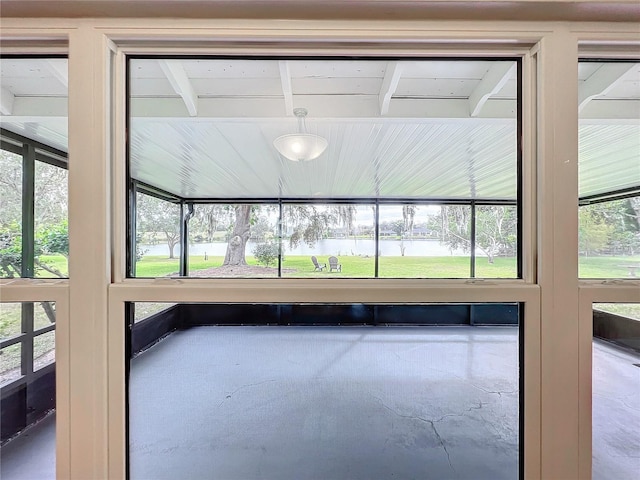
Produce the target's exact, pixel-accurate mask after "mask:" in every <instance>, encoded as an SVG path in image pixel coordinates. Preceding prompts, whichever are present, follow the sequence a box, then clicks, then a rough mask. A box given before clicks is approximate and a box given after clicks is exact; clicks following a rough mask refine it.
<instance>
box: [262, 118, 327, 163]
mask: <svg viewBox="0 0 640 480" xmlns="http://www.w3.org/2000/svg"><path fill="white" fill-rule="evenodd" d="M293 114H294V115H295V116H296V117H297V118H298V133H290V134H287V135H282V136H280V137H278V138H276V139H275V140H274V141H273V146H274V147H276V150H278V152H280V154H281V155H283V156H284V157H286V158H288V159H289V160H292V161H294V162H307V161H309V160H313V159H315V158H318V157H319V156H320V155H322V152H324V151H325V150H326V148H327V145H328V144H329V142H327V139H326V138H323V137H321V136H319V135H313V134H311V133H307V132H306V125H305V122H304V119H305V117H306V116H307V110H306V109H304V108H296V109H295V110H294V111H293Z"/></svg>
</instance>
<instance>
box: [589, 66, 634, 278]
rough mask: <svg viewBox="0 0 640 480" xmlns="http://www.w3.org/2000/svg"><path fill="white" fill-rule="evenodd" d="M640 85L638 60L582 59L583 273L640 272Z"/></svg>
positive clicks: (626, 275)
mask: <svg viewBox="0 0 640 480" xmlns="http://www.w3.org/2000/svg"><path fill="white" fill-rule="evenodd" d="M638 85H640V62H638V61H637V60H636V61H622V60H611V61H586V60H585V61H581V62H579V64H578V90H579V92H580V98H581V102H580V105H579V108H580V110H579V130H578V142H579V144H578V147H579V149H578V167H579V177H578V180H579V195H580V205H581V206H580V208H579V213H578V215H579V218H578V220H579V258H578V268H579V270H578V271H579V276H580V277H581V278H620V279H625V278H636V277H638V276H640V123H639V122H638V108H637V104H638V102H639V101H640V88H638ZM583 93H584V95H583ZM628 197H630V198H628Z"/></svg>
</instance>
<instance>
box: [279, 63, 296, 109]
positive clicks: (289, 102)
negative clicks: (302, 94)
mask: <svg viewBox="0 0 640 480" xmlns="http://www.w3.org/2000/svg"><path fill="white" fill-rule="evenodd" d="M278 66H279V67H280V83H282V94H283V95H284V112H285V115H287V116H291V115H293V89H292V88H291V72H290V71H289V62H287V61H286V60H280V61H279V62H278Z"/></svg>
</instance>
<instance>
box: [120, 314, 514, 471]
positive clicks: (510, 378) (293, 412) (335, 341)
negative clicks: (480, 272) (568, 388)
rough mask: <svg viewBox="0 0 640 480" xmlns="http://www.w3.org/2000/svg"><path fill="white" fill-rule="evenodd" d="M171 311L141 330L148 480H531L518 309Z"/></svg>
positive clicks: (135, 448) (141, 440)
mask: <svg viewBox="0 0 640 480" xmlns="http://www.w3.org/2000/svg"><path fill="white" fill-rule="evenodd" d="M131 306H132V305H130V307H131ZM164 307H165V308H166V309H165V310H163V311H161V312H159V313H155V314H153V315H152V316H149V317H148V318H146V319H144V320H141V321H138V322H137V323H134V322H133V321H132V320H131V317H129V322H128V323H129V327H130V328H129V336H128V340H129V351H130V352H131V354H132V358H131V359H130V360H129V359H128V364H129V374H128V379H129V384H128V407H129V409H128V413H129V416H128V421H129V423H128V425H129V428H128V439H129V444H128V458H129V468H130V477H131V479H133V480H135V479H150V478H153V479H158V480H160V479H173V478H176V477H189V478H198V479H200V478H224V479H228V480H233V479H246V478H269V479H271V478H274V479H275V478H278V479H308V478H327V479H334V478H335V479H340V478H394V477H397V478H403V479H408V478H438V479H449V478H460V479H469V480H477V479H496V480H498V479H504V480H513V479H516V478H518V474H519V459H520V452H519V448H520V442H521V430H520V424H521V423H520V415H521V411H520V408H521V407H520V401H519V399H520V398H521V389H520V388H521V383H520V382H521V380H520V377H519V371H520V366H519V363H520V358H519V351H520V345H519V343H520V340H519V329H518V324H519V317H520V314H521V309H520V307H519V306H518V305H517V304H481V305H480V304H476V305H472V304H431V305H418V304H412V305H406V304H405V305H389V304H385V305H375V304H358V303H355V304H309V303H306V304H278V305H274V304H202V303H188V304H187V303H178V304H177V305H167V304H165V305H164ZM135 309H136V311H137V310H138V309H141V311H148V309H149V305H145V304H143V303H140V302H137V303H135ZM319 326H320V327H319ZM488 457H490V458H491V461H487V458H488Z"/></svg>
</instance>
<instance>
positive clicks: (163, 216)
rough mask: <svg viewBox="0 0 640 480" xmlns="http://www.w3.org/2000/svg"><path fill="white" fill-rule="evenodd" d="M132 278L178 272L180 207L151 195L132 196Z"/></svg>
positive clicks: (161, 275)
mask: <svg viewBox="0 0 640 480" xmlns="http://www.w3.org/2000/svg"><path fill="white" fill-rule="evenodd" d="M136 214H137V216H136V227H137V232H136V241H137V249H136V275H135V276H136V277H164V276H175V275H179V273H180V205H179V204H176V203H171V202H168V201H165V200H161V199H159V198H156V197H152V196H151V195H145V194H142V193H138V194H137V196H136Z"/></svg>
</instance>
